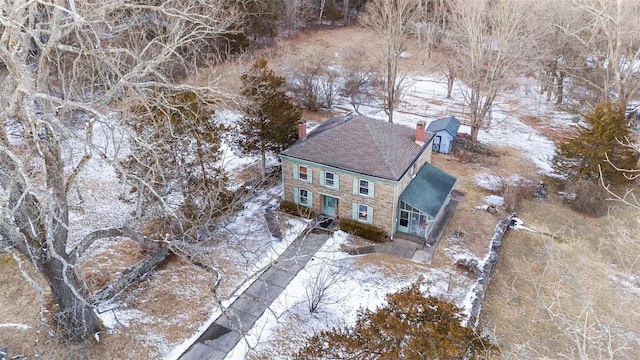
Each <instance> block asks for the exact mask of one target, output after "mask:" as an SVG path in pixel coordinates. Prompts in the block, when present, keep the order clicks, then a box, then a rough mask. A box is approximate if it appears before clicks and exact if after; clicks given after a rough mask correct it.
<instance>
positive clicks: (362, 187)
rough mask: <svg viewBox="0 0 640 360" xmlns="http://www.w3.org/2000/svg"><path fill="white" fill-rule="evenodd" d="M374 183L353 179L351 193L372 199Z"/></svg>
mask: <svg viewBox="0 0 640 360" xmlns="http://www.w3.org/2000/svg"><path fill="white" fill-rule="evenodd" d="M373 190H374V183H373V181H369V180H364V179H353V193H354V194H355V195H362V196H368V197H373Z"/></svg>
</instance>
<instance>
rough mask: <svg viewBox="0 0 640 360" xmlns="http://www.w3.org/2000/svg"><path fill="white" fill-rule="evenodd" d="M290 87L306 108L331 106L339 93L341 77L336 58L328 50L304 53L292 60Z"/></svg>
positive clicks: (313, 109) (315, 108) (313, 108)
mask: <svg viewBox="0 0 640 360" xmlns="http://www.w3.org/2000/svg"><path fill="white" fill-rule="evenodd" d="M288 73H289V76H288V82H287V84H288V87H289V89H290V90H291V91H292V92H293V93H294V94H296V97H297V98H298V99H299V102H300V104H301V105H302V106H304V107H305V108H307V109H309V110H312V111H316V110H319V109H320V108H331V107H332V106H333V102H334V101H335V99H336V97H337V96H338V94H337V89H338V85H337V81H338V78H339V74H338V70H337V64H336V61H335V58H334V57H332V56H331V55H329V53H328V52H327V51H324V50H318V51H313V52H307V53H303V54H301V55H300V56H298V57H295V58H293V59H292V60H291V65H290V66H289V71H288Z"/></svg>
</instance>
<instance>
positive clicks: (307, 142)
mask: <svg viewBox="0 0 640 360" xmlns="http://www.w3.org/2000/svg"><path fill="white" fill-rule="evenodd" d="M415 134H416V130H415V129H412V128H410V127H407V126H404V125H398V124H391V123H388V122H386V121H381V120H375V119H370V118H367V117H364V116H360V115H358V116H352V117H350V118H349V117H345V118H344V119H342V118H337V117H332V118H330V119H327V120H326V121H325V122H323V123H322V124H320V125H319V126H318V127H316V128H315V129H314V130H313V131H311V132H310V133H309V134H308V135H307V137H306V138H305V139H303V140H300V141H298V142H297V143H295V144H293V145H292V146H291V147H290V148H288V149H287V150H285V151H283V152H282V155H285V156H289V157H292V158H297V159H301V160H306V161H310V162H314V163H319V164H323V165H327V166H331V167H335V168H338V169H343V170H349V171H353V172H356V173H360V174H365V175H370V176H374V177H378V178H383V179H388V180H400V178H401V177H402V175H403V174H404V173H405V172H406V171H407V170H408V169H409V167H410V166H411V165H412V164H413V162H414V161H415V160H416V158H417V157H418V156H419V155H420V154H421V152H422V151H423V150H424V149H425V148H426V144H429V142H431V140H432V138H433V134H430V133H426V134H425V146H420V145H418V144H416V143H415Z"/></svg>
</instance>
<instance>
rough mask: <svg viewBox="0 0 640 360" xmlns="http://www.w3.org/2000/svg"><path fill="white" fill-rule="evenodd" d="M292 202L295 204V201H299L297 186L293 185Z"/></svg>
mask: <svg viewBox="0 0 640 360" xmlns="http://www.w3.org/2000/svg"><path fill="white" fill-rule="evenodd" d="M293 202H294V203H295V204H297V203H299V202H300V195H299V192H298V188H297V187H294V188H293Z"/></svg>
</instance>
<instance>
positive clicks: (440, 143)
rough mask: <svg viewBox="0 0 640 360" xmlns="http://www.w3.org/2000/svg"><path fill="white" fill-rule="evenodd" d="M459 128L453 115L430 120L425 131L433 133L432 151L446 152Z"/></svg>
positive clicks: (451, 145)
mask: <svg viewBox="0 0 640 360" xmlns="http://www.w3.org/2000/svg"><path fill="white" fill-rule="evenodd" d="M459 128H460V121H459V120H458V119H456V117H455V116H453V115H452V116H448V117H445V118H442V119H438V120H435V121H432V122H431V124H429V126H428V127H427V131H429V132H432V133H434V134H435V136H434V137H433V151H437V152H440V153H444V154H448V153H449V152H450V151H451V148H452V147H453V142H454V141H455V140H456V134H458V129H459Z"/></svg>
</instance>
